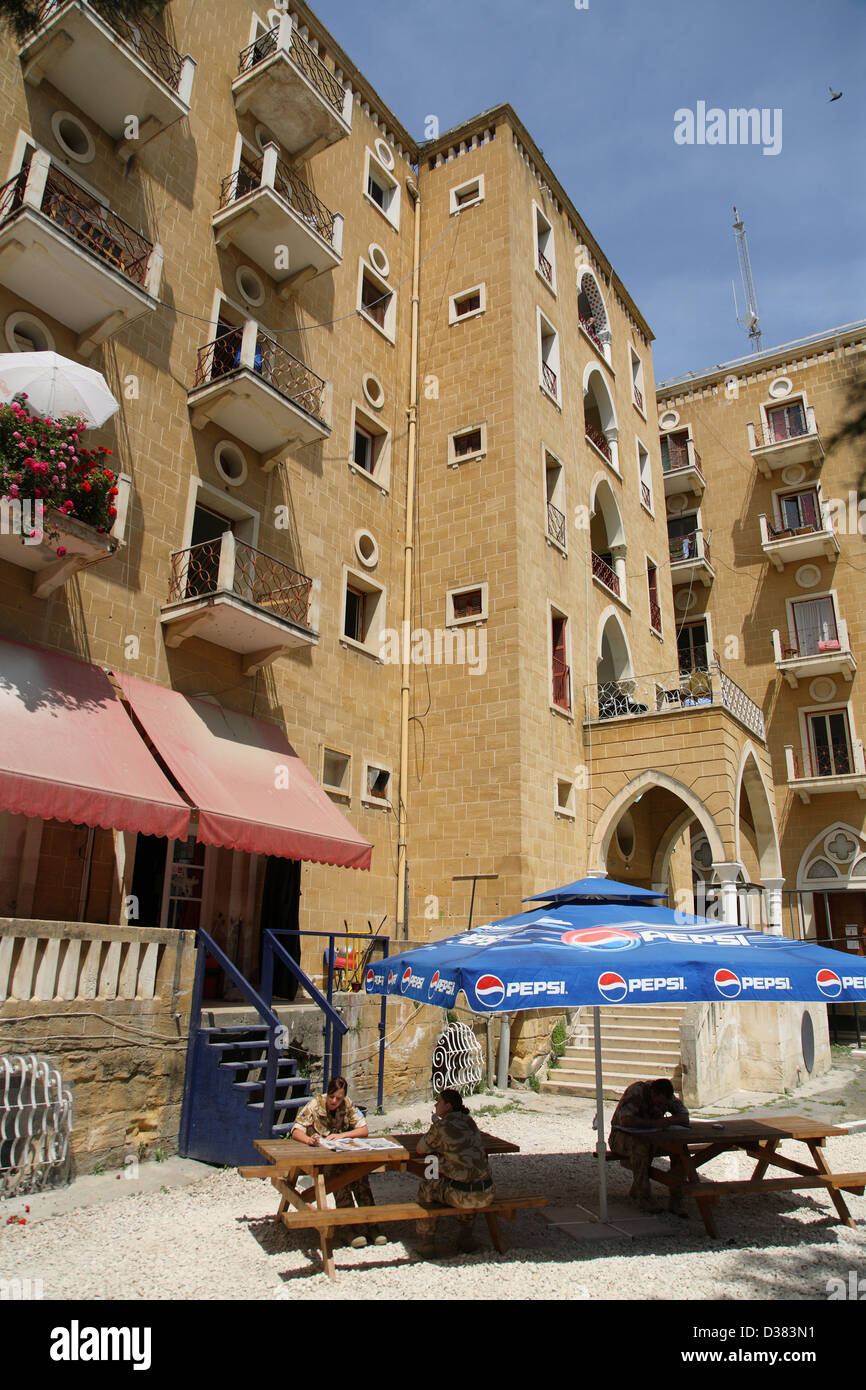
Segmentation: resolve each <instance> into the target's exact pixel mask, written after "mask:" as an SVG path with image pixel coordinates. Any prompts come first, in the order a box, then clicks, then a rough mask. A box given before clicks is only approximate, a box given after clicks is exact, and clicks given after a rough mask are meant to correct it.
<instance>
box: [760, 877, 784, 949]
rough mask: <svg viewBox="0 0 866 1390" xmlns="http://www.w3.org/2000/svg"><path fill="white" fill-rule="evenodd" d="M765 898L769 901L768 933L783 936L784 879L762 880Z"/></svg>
mask: <svg viewBox="0 0 866 1390" xmlns="http://www.w3.org/2000/svg"><path fill="white" fill-rule="evenodd" d="M761 882H762V884H763V885H764V896H765V898H766V901H767V932H768V934H769V935H771V936H781V935H782V888H783V887H784V884H785V880H784V879H783V878H762V879H761Z"/></svg>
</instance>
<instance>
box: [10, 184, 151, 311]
mask: <svg viewBox="0 0 866 1390" xmlns="http://www.w3.org/2000/svg"><path fill="white" fill-rule="evenodd" d="M29 176H30V166H29V165H25V167H24V168H22V169H21V170H19V172H18V173H17V174H16V175H15V177H14V178H13V179H10V180H9V182H8V183H6V184H4V185H3V187H2V189H0V223H2V222H4V221H5V220H6V219H7V218H8V217H11V216H12V215H13V214H14V213H16V212H18V211H20V209H21V208H22V207H23V206H24V193H25V189H26V187H27V180H28V178H29ZM39 210H40V212H41V213H42V215H43V216H44V217H47V218H48V219H49V221H51V222H53V223H54V225H55V226H56V227H57V228H58V229H59V230H60V231H62V232H65V233H66V235H67V236H69V237H71V238H72V240H73V241H75V242H77V243H78V245H79V246H83V247H84V248H85V250H87V251H90V252H91V253H92V254H93V255H94V256H96V257H97V258H98V259H99V260H100V261H103V262H104V263H105V264H106V265H109V266H111V268H112V269H113V270H119V271H120V272H121V274H123V275H126V276H127V277H128V278H129V279H130V280H134V281H135V283H136V284H138V285H142V286H143V285H144V284H145V281H146V279H147V268H148V263H149V261H150V257H151V254H152V252H153V246H152V244H151V243H150V242H149V241H148V240H147V238H146V237H143V236H142V235H141V232H137V231H136V230H135V228H134V227H130V225H129V223H128V222H124V220H123V218H122V217H118V216H117V213H115V212H111V211H110V210H109V209H108V208H107V207H105V206H104V205H103V204H102V203H100V202H99V201H98V200H97V199H96V198H91V197H90V196H89V195H88V194H87V193H86V192H85V191H84V189H83V188H81V187H80V186H79V185H78V184H75V183H73V182H72V180H71V179H68V178H66V176H65V175H64V174H61V173H60V172H59V170H58V169H56V168H55V167H54V165H53V164H52V165H50V166H49V169H48V174H47V177H46V180H45V191H44V193H43V195H42V202H41V204H40V208H39Z"/></svg>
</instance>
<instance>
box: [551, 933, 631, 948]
mask: <svg viewBox="0 0 866 1390" xmlns="http://www.w3.org/2000/svg"><path fill="white" fill-rule="evenodd" d="M561 939H562V941H563V942H564V943H565V945H566V946H582V947H583V948H584V949H585V950H588V951H630V950H631V948H632V947H633V946H639V945H640V937H639V936H638V934H637V932H634V931H625V930H624V929H623V928H622V927H577V928H575V930H574V931H567V932H564V933H563V935H562V938H561Z"/></svg>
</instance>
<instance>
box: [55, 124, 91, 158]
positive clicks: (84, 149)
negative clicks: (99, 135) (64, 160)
mask: <svg viewBox="0 0 866 1390" xmlns="http://www.w3.org/2000/svg"><path fill="white" fill-rule="evenodd" d="M51 130H52V133H53V135H54V139H55V140H56V141H57V143H58V145H59V146H60V148H61V149H62V151H63V153H64V154H68V155H69V158H70V159H74V160H76V161H77V163H79V164H89V163H90V161H91V160H92V159H93V157H94V155H95V154H96V145H95V144H94V141H93V136H92V135H91V134H90V131H89V130H88V129H87V127H86V126H85V125H83V124H82V122H81V121H80V120H79V119H78V117H77V116H73V114H72V112H71V111H55V112H54V115H53V116H52V117H51Z"/></svg>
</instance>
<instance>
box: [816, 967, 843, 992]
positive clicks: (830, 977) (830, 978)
mask: <svg viewBox="0 0 866 1390" xmlns="http://www.w3.org/2000/svg"><path fill="white" fill-rule="evenodd" d="M815 984H816V985H817V986H818V988H819V989H820V991H821V993H822V994H823V995H824V997H825V998H826V999H838V998H839V995H840V994H841V993H842V981H841V980H840V979H839V976H838V975H837V974H836V972H835V971H834V970H827V969H826V968H825V969H824V970H819V971H818V973H817V975H816V976H815Z"/></svg>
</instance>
